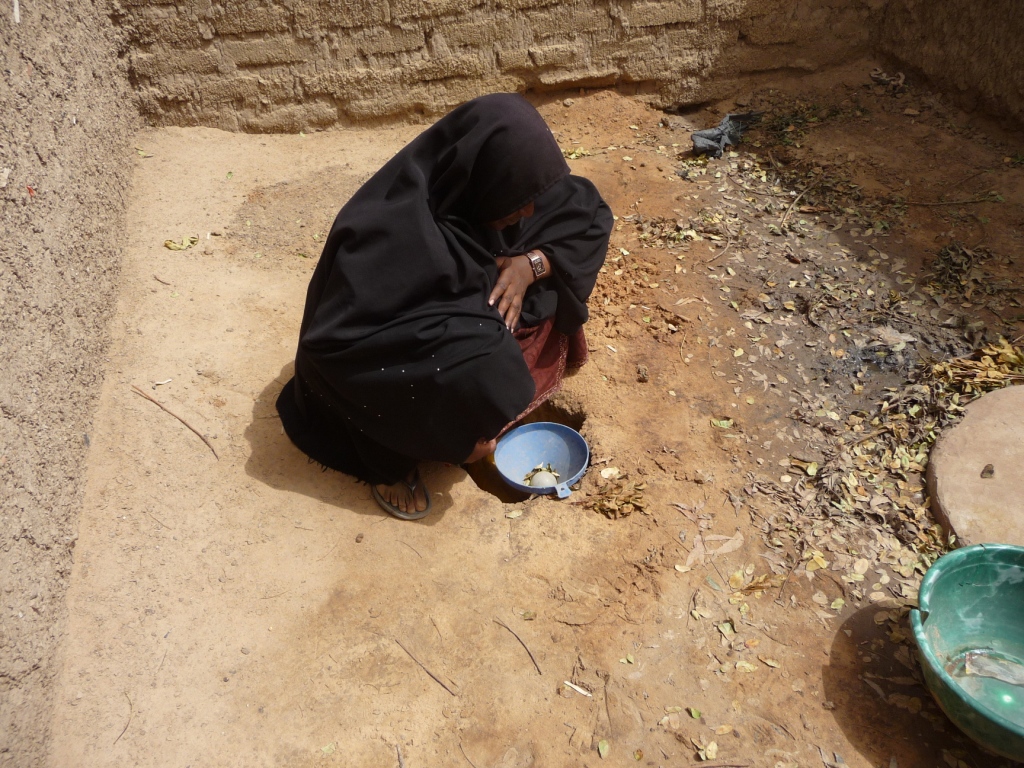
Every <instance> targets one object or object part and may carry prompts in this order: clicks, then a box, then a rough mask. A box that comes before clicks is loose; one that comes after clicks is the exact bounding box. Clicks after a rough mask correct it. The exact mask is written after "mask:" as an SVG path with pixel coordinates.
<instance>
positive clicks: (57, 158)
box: [0, 0, 137, 768]
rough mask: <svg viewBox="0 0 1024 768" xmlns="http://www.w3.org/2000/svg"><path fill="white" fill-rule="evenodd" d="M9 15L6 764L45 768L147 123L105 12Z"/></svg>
mask: <svg viewBox="0 0 1024 768" xmlns="http://www.w3.org/2000/svg"><path fill="white" fill-rule="evenodd" d="M11 11H12V5H11V4H10V3H7V4H5V6H4V8H3V10H2V11H0V317H2V319H3V330H2V331H0V371H2V372H0V598H2V602H0V606H2V610H0V766H17V768H34V766H38V765H44V764H45V758H46V743H47V735H48V733H49V728H50V718H51V709H52V697H53V683H54V680H55V679H56V676H57V674H58V672H59V669H60V656H59V645H60V641H61V638H62V637H63V634H64V626H65V614H66V610H65V605H64V592H65V590H66V588H67V585H68V581H69V578H70V571H71V559H72V553H73V550H74V546H75V540H76V538H77V535H78V511H79V507H80V504H81V495H82V472H83V468H84V464H85V455H86V451H87V449H88V439H87V437H86V435H87V434H88V432H89V431H90V423H91V421H92V415H93V409H94V407H95V403H96V397H97V394H98V391H99V387H100V384H101V383H102V375H103V365H104V359H103V357H104V354H105V350H106V338H107V322H108V320H109V318H110V314H111V309H112V307H113V304H114V299H115V295H116V293H115V291H116V280H117V274H118V264H119V255H120V234H121V231H122V230H123V217H122V214H123V210H124V202H123V201H124V199H125V196H126V195H127V188H128V177H129V173H130V167H131V163H130V161H129V159H128V158H129V157H130V154H129V153H130V152H131V145H130V144H129V137H130V135H131V134H132V132H133V131H134V129H135V127H136V121H137V118H136V117H135V116H134V115H133V114H132V108H131V107H132V103H131V92H130V90H129V88H128V83H127V77H126V75H125V72H124V71H123V67H122V65H121V62H120V61H119V60H118V52H119V51H118V42H117V37H116V34H115V32H114V30H113V28H112V27H111V24H110V19H109V18H108V16H107V7H106V5H105V3H103V2H92V1H91V0H77V1H76V2H73V3H26V2H22V3H21V4H20V14H19V19H18V20H17V21H15V19H14V16H13V14H12V12H11Z"/></svg>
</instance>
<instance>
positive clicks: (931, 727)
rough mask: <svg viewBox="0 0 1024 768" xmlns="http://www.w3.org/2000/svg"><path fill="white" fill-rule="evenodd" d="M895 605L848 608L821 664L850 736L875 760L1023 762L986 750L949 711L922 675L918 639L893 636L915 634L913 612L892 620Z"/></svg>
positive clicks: (913, 766)
mask: <svg viewBox="0 0 1024 768" xmlns="http://www.w3.org/2000/svg"><path fill="white" fill-rule="evenodd" d="M889 613H890V612H889V611H887V610H886V609H885V608H883V607H881V606H877V605H871V606H868V607H866V608H862V609H861V610H859V611H857V612H856V613H854V614H852V615H851V616H849V617H848V618H847V619H846V621H844V622H843V625H842V626H841V627H840V629H839V631H838V632H837V633H836V635H835V638H834V639H833V641H832V648H831V651H830V654H829V659H830V663H829V664H827V665H825V666H824V667H822V680H823V685H824V691H825V697H826V699H827V706H829V707H833V708H834V709H833V711H832V714H833V715H834V717H835V721H836V724H837V725H838V726H839V727H840V728H841V729H842V731H843V734H844V735H845V736H846V738H847V739H849V741H850V743H851V744H853V745H854V747H855V748H856V749H857V751H858V752H860V753H861V754H862V755H864V756H865V757H867V758H868V759H869V760H870V761H871V763H872V765H882V766H889V765H896V766H898V768H918V767H919V766H920V768H930V767H931V766H942V765H955V766H957V768H963V767H964V766H969V768H1013V767H1014V766H1019V765H1020V763H1015V762H1013V761H1010V760H1007V759H1005V758H1001V757H998V756H996V755H993V754H990V753H988V752H986V751H985V750H984V749H982V748H981V747H980V746H979V745H977V744H975V743H974V742H973V741H971V740H970V739H968V738H967V737H966V736H964V735H963V734H962V733H961V732H960V731H959V730H957V728H956V726H955V725H953V724H952V723H951V722H950V721H949V719H948V718H947V717H946V716H945V715H944V714H943V712H942V710H941V709H939V707H938V705H937V704H936V703H935V700H934V699H933V698H932V695H931V693H929V691H928V689H927V688H925V686H924V684H923V683H922V682H920V678H921V674H920V670H919V668H918V662H917V658H916V654H917V649H916V647H915V646H914V644H913V640H912V639H911V640H910V641H909V643H896V642H893V640H892V637H891V636H892V635H893V633H894V632H895V633H899V634H898V635H896V637H897V639H898V638H899V637H900V636H905V637H907V638H912V635H911V633H910V625H909V621H908V619H907V617H903V618H901V619H899V621H898V622H897V623H894V622H893V621H892V620H891V618H892V617H891V616H889V615H888V614H889ZM893 613H894V614H895V611H893ZM883 615H885V617H884V618H883ZM876 619H877V620H876ZM828 757H829V758H830V759H834V756H833V755H830V756H828ZM894 759H895V761H896V762H895V763H893V762H892V761H893V760H894ZM951 760H952V762H950V761H951ZM960 761H962V762H960ZM836 762H838V761H836Z"/></svg>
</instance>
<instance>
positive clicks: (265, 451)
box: [245, 363, 465, 525]
mask: <svg viewBox="0 0 1024 768" xmlns="http://www.w3.org/2000/svg"><path fill="white" fill-rule="evenodd" d="M293 371H294V364H293V363H288V364H287V365H286V366H284V367H283V368H282V369H281V372H280V373H279V374H278V375H277V377H276V378H274V379H273V380H271V381H270V382H269V383H268V384H267V386H266V387H264V388H263V391H262V392H260V394H259V397H257V398H256V401H255V403H254V404H253V411H252V421H251V422H250V423H249V426H248V427H247V428H246V430H245V439H246V440H248V441H249V446H250V448H251V451H250V453H249V459H248V460H247V461H246V462H245V471H246V474H248V475H249V476H250V477H253V478H255V479H256V480H259V481H260V482H261V483H264V484H266V485H268V486H270V487H271V488H276V489H278V490H282V491H290V492H292V493H300V494H302V495H303V496H309V497H310V498H313V499H317V500H318V501H321V502H323V503H325V504H331V505H333V506H336V507H340V508H342V509H346V510H349V511H352V512H356V513H358V514H361V515H370V516H374V517H386V516H387V513H386V512H384V510H382V509H381V508H380V507H379V506H378V505H377V503H376V502H375V501H374V500H373V497H372V496H371V494H370V486H369V485H367V484H366V483H363V482H360V481H359V480H356V479H355V478H354V477H351V476H349V475H346V474H343V473H341V472H336V471H334V470H332V469H325V468H323V467H321V466H320V465H319V464H317V463H316V462H314V461H311V460H310V459H309V458H308V457H307V456H306V455H305V454H303V453H302V452H301V451H300V450H299V449H298V448H296V447H295V446H294V445H293V444H292V442H291V440H289V439H288V436H287V435H286V434H285V433H284V429H283V428H282V427H281V419H280V418H279V417H278V415H277V408H276V406H275V402H276V401H277V396H278V395H279V394H280V393H281V388H282V387H283V386H284V385H285V383H286V382H287V381H288V380H289V379H290V378H291V377H292V373H293ZM420 472H421V474H422V476H423V481H424V482H425V483H426V484H427V488H428V489H429V491H430V495H431V499H432V500H433V510H432V511H431V513H430V514H429V515H428V516H427V517H425V518H423V520H420V521H418V523H419V524H421V525H435V524H436V523H438V522H440V520H441V518H442V517H443V516H444V513H445V512H446V511H447V510H448V509H449V508H450V507H451V506H452V496H451V488H452V486H453V485H454V484H455V483H457V482H458V481H459V480H460V479H461V478H462V477H463V476H464V474H465V473H464V472H463V470H462V469H460V468H458V467H449V466H445V465H442V464H436V463H426V464H424V465H423V466H422V467H421V469H420Z"/></svg>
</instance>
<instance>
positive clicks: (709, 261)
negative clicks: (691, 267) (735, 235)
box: [704, 240, 736, 266]
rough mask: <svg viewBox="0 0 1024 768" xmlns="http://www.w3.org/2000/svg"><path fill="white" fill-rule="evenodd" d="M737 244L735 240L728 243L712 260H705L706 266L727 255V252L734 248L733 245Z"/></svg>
mask: <svg viewBox="0 0 1024 768" xmlns="http://www.w3.org/2000/svg"><path fill="white" fill-rule="evenodd" d="M735 242H736V241H735V240H730V241H729V242H728V243H726V244H725V248H723V249H722V250H720V251H719V252H718V253H716V254H715V255H714V256H712V257H711V258H710V259H705V260H704V265H705V266H707V265H708V264H710V263H711V262H713V261H718V260H719V259H720V258H721V257H722V256H724V255H725V252H726V251H728V250H729V249H730V248H732V244H733V243H735Z"/></svg>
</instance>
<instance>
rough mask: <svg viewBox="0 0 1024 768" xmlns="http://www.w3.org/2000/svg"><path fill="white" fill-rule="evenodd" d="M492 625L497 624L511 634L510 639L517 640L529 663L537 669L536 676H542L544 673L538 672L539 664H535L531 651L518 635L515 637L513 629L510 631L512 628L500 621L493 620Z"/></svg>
mask: <svg viewBox="0 0 1024 768" xmlns="http://www.w3.org/2000/svg"><path fill="white" fill-rule="evenodd" d="M494 623H495V624H497V625H498V626H501V627H504V628H505V629H507V630H508V631H509V632H511V633H512V637H514V638H515V639H516V640H518V641H519V644H520V645H521V646H523V649H524V650H525V651H526V652H527V653H528V654H529V655H530V661H532V662H533V666H535V667H536V668H537V674H538V675H543V674H544V673H543V672H541V671H540V664H538V663H537V659H535V658H534V657H533V651H531V650H530V649H529V648H528V647H527V645H526V643H524V642H523V638H521V637H520V636H519V635H517V634H516V632H515V630H514V629H512V627H510V626H509V625H508V624H506V623H505V622H504V621H502V620H501V619H495V620H494Z"/></svg>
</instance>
